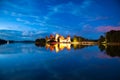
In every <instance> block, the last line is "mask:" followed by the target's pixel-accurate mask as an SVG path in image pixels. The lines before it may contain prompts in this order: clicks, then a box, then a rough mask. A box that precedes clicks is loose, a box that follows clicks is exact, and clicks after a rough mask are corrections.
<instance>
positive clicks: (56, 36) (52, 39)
mask: <svg viewBox="0 0 120 80" xmlns="http://www.w3.org/2000/svg"><path fill="white" fill-rule="evenodd" d="M46 40H47V41H56V42H61V43H62V42H64V43H68V42H71V38H70V36H69V35H68V36H67V37H66V38H64V37H63V36H61V35H59V34H56V35H55V36H54V35H50V38H48V37H46Z"/></svg>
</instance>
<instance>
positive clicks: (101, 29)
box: [96, 26, 120, 32]
mask: <svg viewBox="0 0 120 80" xmlns="http://www.w3.org/2000/svg"><path fill="white" fill-rule="evenodd" d="M110 30H120V26H100V27H97V28H96V31H98V32H107V31H110Z"/></svg>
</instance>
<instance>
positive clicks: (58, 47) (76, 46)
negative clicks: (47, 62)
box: [36, 43, 87, 53]
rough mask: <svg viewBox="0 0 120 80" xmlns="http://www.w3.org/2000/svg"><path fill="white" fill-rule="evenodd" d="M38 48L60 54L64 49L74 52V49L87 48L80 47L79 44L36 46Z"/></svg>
mask: <svg viewBox="0 0 120 80" xmlns="http://www.w3.org/2000/svg"><path fill="white" fill-rule="evenodd" d="M36 46H38V47H45V48H46V49H47V50H48V49H50V51H55V52H57V53H58V52H60V51H62V50H64V49H67V50H68V51H70V50H71V49H72V48H73V49H74V50H76V49H82V48H84V47H87V45H81V44H70V43H57V44H48V43H46V44H36Z"/></svg>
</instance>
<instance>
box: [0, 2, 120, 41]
mask: <svg viewBox="0 0 120 80" xmlns="http://www.w3.org/2000/svg"><path fill="white" fill-rule="evenodd" d="M112 29H113V30H120V1H119V0H0V38H3V39H14V40H18V39H19V40H20V39H21V40H23V39H36V38H38V37H45V36H46V35H50V34H56V33H59V34H61V35H64V36H66V35H68V34H69V35H71V36H74V35H78V36H83V37H85V38H90V39H98V38H99V36H100V35H103V34H104V33H105V32H107V31H109V30H112Z"/></svg>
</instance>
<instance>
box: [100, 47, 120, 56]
mask: <svg viewBox="0 0 120 80" xmlns="http://www.w3.org/2000/svg"><path fill="white" fill-rule="evenodd" d="M99 49H100V50H101V51H102V52H103V51H105V53H106V54H107V55H109V56H111V57H116V56H117V57H120V45H107V46H104V45H99Z"/></svg>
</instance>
